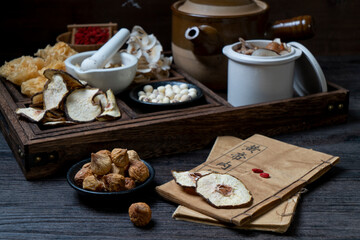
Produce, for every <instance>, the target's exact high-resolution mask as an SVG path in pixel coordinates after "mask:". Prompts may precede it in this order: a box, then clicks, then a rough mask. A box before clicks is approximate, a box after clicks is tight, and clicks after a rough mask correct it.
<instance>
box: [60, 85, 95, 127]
mask: <svg viewBox="0 0 360 240" xmlns="http://www.w3.org/2000/svg"><path fill="white" fill-rule="evenodd" d="M98 91H99V89H97V88H81V89H77V90H74V91H73V92H71V93H70V94H69V96H68V97H67V98H66V102H65V112H66V115H67V116H68V118H69V119H71V120H73V121H76V122H91V121H94V120H95V119H96V117H98V116H99V115H100V114H101V106H100V105H99V104H96V103H95V102H94V101H93V99H94V96H95V95H96V94H97V93H98Z"/></svg>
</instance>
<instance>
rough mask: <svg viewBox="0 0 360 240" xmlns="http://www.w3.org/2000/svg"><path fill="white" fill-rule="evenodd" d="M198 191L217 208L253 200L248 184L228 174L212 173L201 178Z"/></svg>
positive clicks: (197, 184)
mask: <svg viewBox="0 0 360 240" xmlns="http://www.w3.org/2000/svg"><path fill="white" fill-rule="evenodd" d="M196 192H197V193H198V194H199V195H200V196H202V197H203V198H204V199H206V200H207V201H208V202H209V203H210V204H211V205H213V206H214V207H216V208H236V207H241V206H244V205H246V204H249V203H250V202H251V201H252V196H251V193H250V192H249V190H248V189H247V188H246V186H245V185H244V184H243V183H242V182H241V181H240V180H239V179H237V178H235V177H233V176H231V175H228V174H219V173H211V174H208V175H206V176H204V177H201V178H199V179H198V181H197V183H196Z"/></svg>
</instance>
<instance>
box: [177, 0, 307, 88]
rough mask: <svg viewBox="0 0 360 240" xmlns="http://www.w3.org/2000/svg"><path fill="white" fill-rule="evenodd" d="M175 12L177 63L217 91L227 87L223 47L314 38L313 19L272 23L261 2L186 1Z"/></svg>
mask: <svg viewBox="0 0 360 240" xmlns="http://www.w3.org/2000/svg"><path fill="white" fill-rule="evenodd" d="M171 9H172V45H171V48H172V54H173V57H174V62H175V64H176V65H177V66H179V67H180V68H181V69H183V70H184V71H185V72H186V73H188V74H189V75H191V76H192V77H194V78H195V79H197V80H199V81H200V82H202V83H203V84H204V85H206V86H208V87H209V88H211V89H213V90H225V89H226V87H227V58H226V57H225V56H224V55H223V54H222V48H223V47H224V46H225V45H228V44H231V43H235V42H238V41H239V37H241V38H243V39H245V40H250V39H273V38H275V37H277V38H280V39H281V40H282V41H288V40H300V39H305V38H309V37H311V36H313V35H314V31H313V22H312V18H311V16H300V17H294V18H291V19H287V20H279V21H275V22H274V23H268V15H269V6H268V4H267V3H265V2H262V1H260V0H182V1H178V2H175V3H174V4H173V5H172V6H171Z"/></svg>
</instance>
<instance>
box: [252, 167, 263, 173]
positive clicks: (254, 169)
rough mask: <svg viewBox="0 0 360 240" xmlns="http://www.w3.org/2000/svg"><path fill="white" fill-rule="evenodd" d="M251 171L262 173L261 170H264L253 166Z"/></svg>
mask: <svg viewBox="0 0 360 240" xmlns="http://www.w3.org/2000/svg"><path fill="white" fill-rule="evenodd" d="M252 171H253V172H254V173H262V172H264V171H263V170H261V169H260V168H253V169H252Z"/></svg>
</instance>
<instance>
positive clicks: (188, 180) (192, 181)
mask: <svg viewBox="0 0 360 240" xmlns="http://www.w3.org/2000/svg"><path fill="white" fill-rule="evenodd" d="M171 173H172V175H173V177H174V179H175V182H176V183H177V184H179V185H180V186H182V187H191V188H195V187H196V181H197V180H198V179H199V178H200V177H203V176H205V175H207V174H210V173H211V172H209V171H199V172H190V171H184V172H181V171H180V172H178V171H171Z"/></svg>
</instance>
